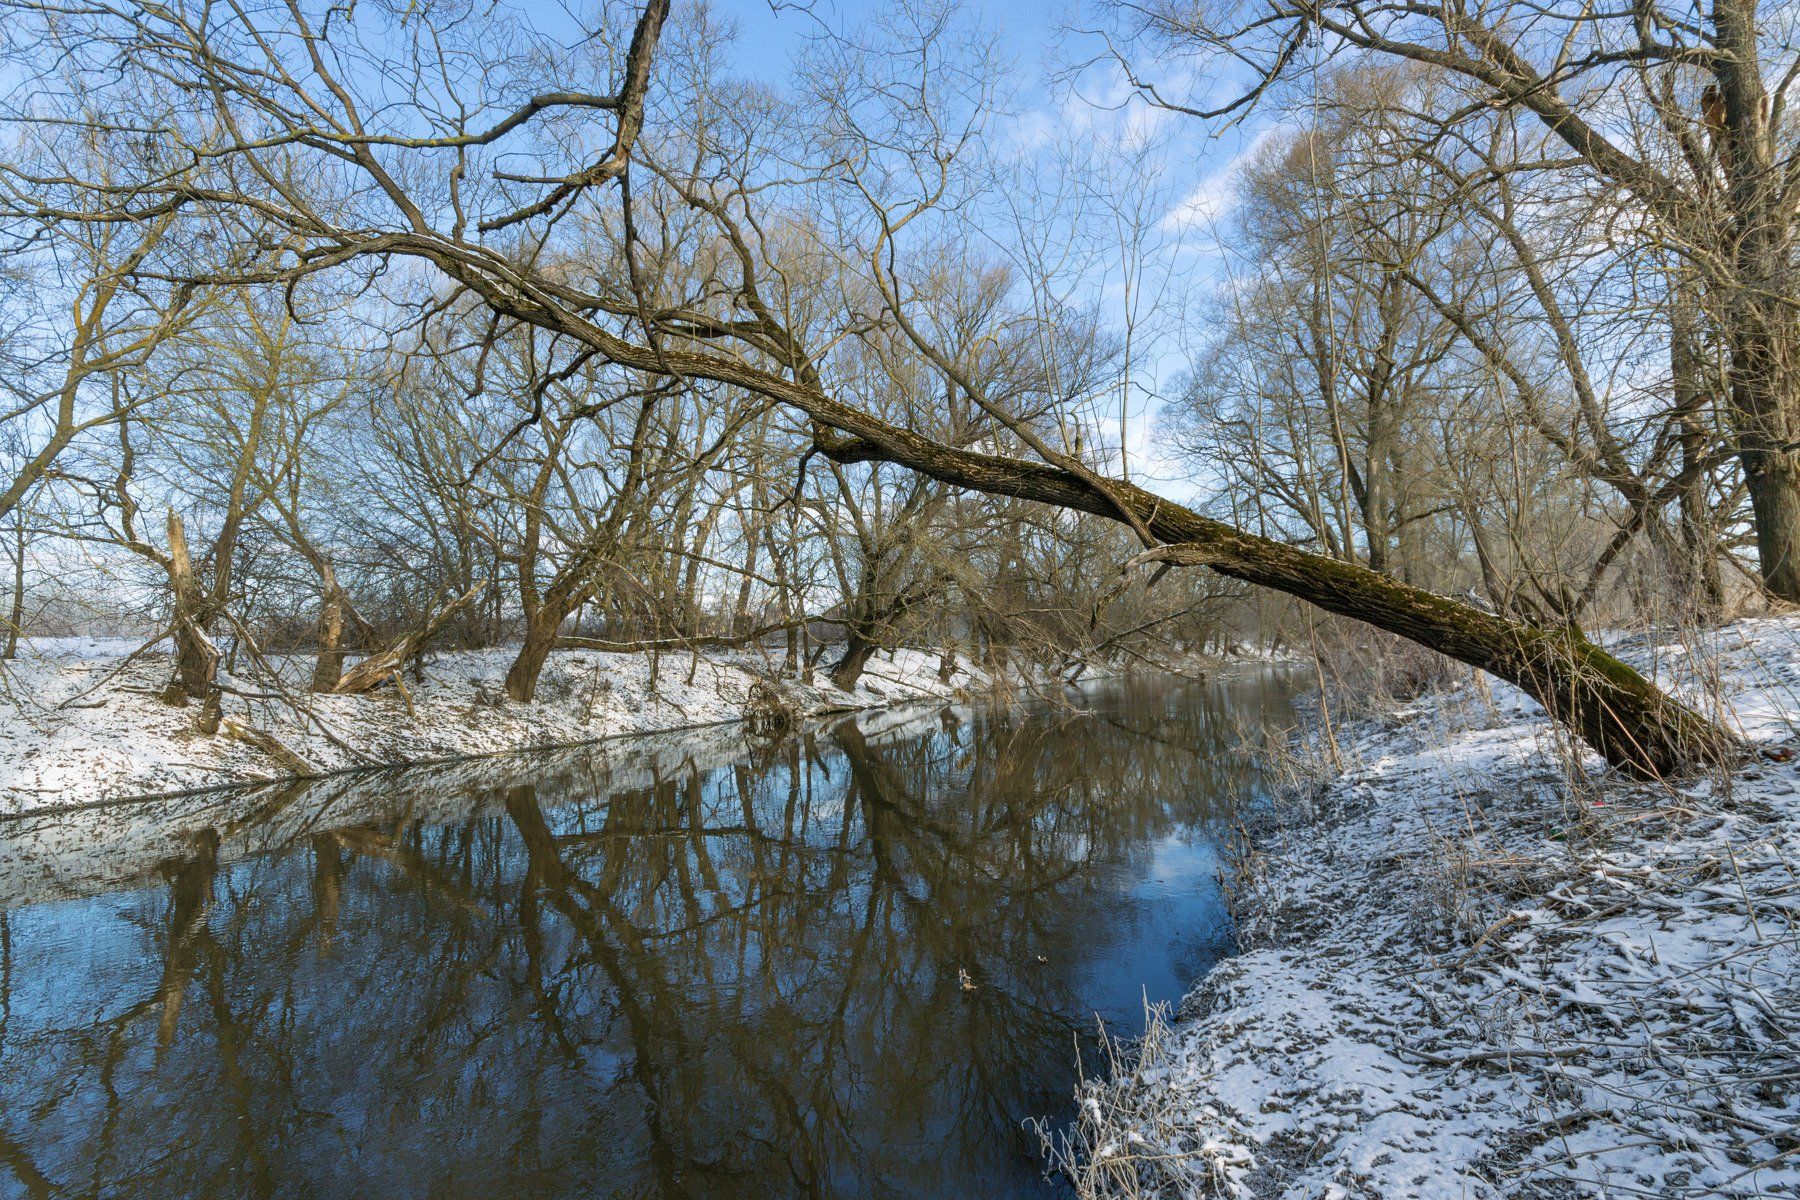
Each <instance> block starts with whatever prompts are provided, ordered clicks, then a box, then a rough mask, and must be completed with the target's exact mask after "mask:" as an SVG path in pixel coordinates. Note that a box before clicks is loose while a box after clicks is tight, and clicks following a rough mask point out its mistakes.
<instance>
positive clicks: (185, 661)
mask: <svg viewBox="0 0 1800 1200" xmlns="http://www.w3.org/2000/svg"><path fill="white" fill-rule="evenodd" d="M166 568H167V571H168V575H169V591H170V594H171V596H172V598H173V608H174V611H173V613H172V615H171V620H170V637H171V639H172V640H173V641H174V643H175V672H174V674H173V675H172V676H171V677H170V679H169V684H168V686H167V687H165V688H164V689H163V692H162V702H163V703H164V704H168V705H172V706H174V707H177V708H179V707H181V706H183V705H185V704H186V703H187V702H188V701H189V700H199V701H200V702H201V703H202V704H203V705H204V706H205V707H204V708H202V710H201V715H200V719H199V723H198V726H197V727H198V728H199V730H200V732H201V733H207V734H211V733H217V732H218V728H219V720H218V712H217V711H216V710H217V708H218V703H217V695H216V693H217V691H218V688H217V678H218V673H219V650H218V647H216V646H214V645H213V642H212V638H211V637H210V636H209V635H208V634H207V630H206V625H207V614H206V613H205V612H204V611H202V608H203V605H204V603H205V601H204V600H203V599H202V597H201V594H200V581H199V580H198V579H197V578H196V577H195V575H194V560H193V556H192V555H191V554H189V552H188V543H187V529H186V527H185V526H183V525H182V522H181V517H180V516H178V515H177V514H176V513H175V512H174V511H173V510H171V511H170V512H169V557H168V562H167V564H166Z"/></svg>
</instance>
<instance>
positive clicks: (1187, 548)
mask: <svg viewBox="0 0 1800 1200" xmlns="http://www.w3.org/2000/svg"><path fill="white" fill-rule="evenodd" d="M833 407H834V408H835V407H837V406H835V405H834V406H833ZM858 416H859V417H861V416H862V414H858ZM847 423H848V422H847ZM856 423H857V424H861V425H863V426H864V428H869V429H870V430H871V434H872V435H873V436H862V437H851V438H837V437H832V436H830V435H827V436H826V437H825V438H824V439H823V440H822V441H821V448H822V449H823V450H824V452H825V453H826V454H828V455H830V456H831V457H833V458H835V459H837V460H838V461H840V462H854V461H867V460H874V459H881V460H885V461H891V462H898V463H900V464H902V465H904V466H907V467H911V468H912V469H914V470H918V471H922V472H924V473H925V474H928V475H931V476H933V477H934V478H937V479H941V480H943V481H945V482H947V483H951V484H954V485H956V486H959V487H970V488H975V489H977V490H979V491H985V492H993V493H998V494H1001V495H1009V496H1019V497H1022V498H1024V499H1028V500H1039V501H1043V502H1045V503H1048V504H1055V505H1059V506H1061V507H1064V508H1071V509H1078V510H1080V511H1083V512H1090V513H1094V514H1095V515H1098V516H1103V517H1109V518H1112V519H1115V520H1120V519H1123V518H1122V517H1121V515H1120V513H1119V511H1118V507H1117V506H1118V505H1120V504H1125V505H1129V506H1131V507H1132V508H1133V509H1134V510H1135V511H1136V513H1137V515H1138V517H1139V519H1141V520H1142V521H1143V522H1144V523H1145V525H1146V526H1148V528H1149V530H1150V532H1151V533H1152V534H1153V535H1154V536H1155V537H1157V538H1158V539H1159V540H1160V541H1162V542H1164V543H1166V545H1165V546H1164V547H1163V548H1162V550H1163V552H1162V553H1161V554H1159V557H1160V558H1162V559H1163V560H1164V561H1174V562H1178V563H1181V564H1184V565H1190V566H1194V565H1204V566H1207V567H1210V568H1211V569H1213V570H1214V571H1217V572H1219V573H1220V574H1222V575H1228V576H1230V577H1232V578H1234V579H1241V580H1244V581H1245V582H1247V583H1254V584H1258V585H1261V586H1263V587H1268V588H1273V589H1275V590H1276V591H1280V592H1284V593H1286V594H1288V595H1290V596H1294V597H1297V598H1299V599H1301V600H1305V601H1307V602H1308V603H1311V604H1313V605H1315V606H1317V607H1319V608H1322V609H1324V610H1326V611H1327V612H1332V613H1337V614H1339V615H1341V616H1346V617H1352V618H1355V619H1356V620H1360V621H1364V622H1367V623H1368V624H1371V625H1374V626H1376V627H1377V628H1380V629H1385V630H1387V631H1388V632H1390V633H1395V634H1399V635H1400V636H1401V637H1404V638H1407V639H1409V640H1411V641H1414V642H1417V643H1419V644H1420V645H1423V646H1425V647H1427V648H1429V649H1432V650H1436V651H1438V652H1440V653H1443V654H1447V655H1449V656H1450V657H1452V658H1455V659H1458V660H1460V661H1462V662H1465V663H1468V664H1469V665H1471V666H1474V667H1478V668H1480V669H1482V670H1484V671H1487V672H1489V673H1490V674H1494V675H1498V676H1499V677H1500V678H1502V679H1505V680H1507V681H1508V682H1510V683H1513V684H1515V685H1516V686H1518V687H1519V688H1521V689H1523V690H1524V691H1525V692H1526V693H1527V694H1529V695H1530V696H1531V697H1533V698H1534V699H1536V700H1537V701H1538V702H1539V703H1540V704H1542V705H1543V706H1544V708H1545V710H1546V711H1547V712H1549V713H1550V714H1551V715H1552V716H1553V717H1555V718H1556V719H1558V720H1560V721H1562V722H1564V723H1565V724H1567V725H1568V726H1569V727H1571V728H1572V729H1573V730H1574V731H1575V732H1576V733H1577V734H1578V735H1579V736H1580V737H1581V738H1582V740H1583V741H1585V742H1586V743H1587V744H1588V745H1589V746H1592V747H1593V748H1594V749H1595V750H1596V751H1598V752H1599V753H1600V754H1601V755H1602V756H1603V757H1604V758H1605V759H1606V760H1607V762H1609V763H1611V764H1612V765H1613V766H1615V767H1618V768H1620V769H1621V770H1624V771H1626V772H1628V773H1630V774H1632V775H1635V776H1638V777H1641V778H1662V777H1664V776H1668V775H1673V774H1679V773H1680V772H1682V771H1685V770H1688V769H1690V768H1693V767H1695V766H1698V765H1701V764H1704V763H1721V762H1728V761H1734V760H1735V759H1736V758H1737V757H1738V756H1739V755H1740V754H1741V753H1742V750H1743V748H1742V745H1741V743H1740V742H1739V741H1738V740H1737V739H1736V738H1735V737H1733V736H1732V735H1731V734H1729V733H1727V732H1726V731H1724V730H1722V729H1720V728H1719V727H1718V726H1716V725H1714V724H1713V723H1712V722H1710V721H1708V720H1707V719H1706V718H1705V717H1703V716H1701V715H1700V714H1699V713H1697V712H1695V711H1694V710H1693V709H1690V708H1688V707H1687V706H1686V705H1683V704H1681V703H1680V702H1678V701H1676V700H1674V699H1672V698H1670V697H1669V696H1666V695H1665V694H1663V693H1662V692H1661V691H1660V690H1658V689H1657V688H1656V687H1655V686H1654V685H1653V684H1651V683H1650V682H1649V681H1648V680H1646V679H1645V678H1644V677H1643V676H1642V675H1640V674H1638V672H1637V671H1635V670H1633V669H1632V668H1631V667H1630V666H1628V665H1626V664H1625V663H1623V662H1621V661H1620V660H1618V659H1617V658H1615V657H1613V656H1612V655H1610V654H1608V653H1607V652H1606V651H1604V650H1602V649H1601V648H1600V647H1598V646H1595V645H1594V644H1592V643H1591V642H1589V641H1588V640H1587V639H1586V638H1585V637H1583V636H1582V635H1581V633H1580V632H1579V631H1578V630H1575V629H1573V628H1568V629H1542V628H1538V627H1535V626H1530V625H1525V624H1521V623H1518V622H1514V621H1509V620H1507V619H1505V618H1503V617H1500V616H1498V615H1496V614H1493V613H1488V612H1484V611H1482V610H1481V609H1478V608H1475V607H1473V606H1471V605H1467V604H1461V603H1458V602H1457V601H1454V600H1450V599H1448V598H1446V597H1444V596H1439V595H1436V594H1434V593H1431V592H1427V591H1424V590H1423V589H1421V588H1416V587H1413V586H1411V585H1409V584H1405V583H1401V582H1399V581H1397V580H1393V579H1389V578H1387V577H1385V576H1382V575H1380V574H1377V573H1376V572H1374V571H1371V570H1369V569H1367V568H1366V567H1360V566H1356V565H1354V564H1351V563H1345V562H1340V561H1338V560H1335V559H1331V558H1326V557H1324V556H1323V555H1318V554H1310V553H1308V552H1306V551H1304V550H1299V549H1296V548H1294V547H1292V546H1289V545H1286V544H1284V543H1281V542H1276V541H1274V540H1272V539H1269V538H1262V537H1257V536H1255V535H1253V534H1248V533H1245V532H1243V531H1242V530H1239V529H1235V528H1233V527H1232V526H1229V525H1226V524H1225V523H1223V522H1221V521H1216V520H1213V519H1212V518H1210V517H1204V516H1201V515H1200V514H1199V513H1196V512H1194V511H1193V510H1192V509H1189V508H1186V507H1184V506H1182V505H1179V504H1175V503H1173V502H1172V501H1169V500H1167V499H1164V498H1162V497H1159V496H1154V495H1152V494H1151V493H1149V492H1146V491H1144V490H1143V489H1141V488H1138V487H1135V486H1133V485H1131V484H1127V483H1123V482H1121V481H1117V480H1112V481H1108V486H1107V491H1108V492H1110V493H1111V494H1110V495H1105V494H1102V493H1101V492H1100V491H1099V490H1098V489H1096V488H1094V487H1093V486H1091V485H1090V484H1088V483H1087V482H1085V481H1084V480H1081V479H1079V478H1077V477H1076V476H1074V475H1073V474H1071V473H1069V472H1066V471H1063V470H1061V469H1060V468H1057V467H1052V466H1047V465H1044V464H1039V463H1033V462H1028V461H1025V460H1022V459H1012V458H1005V457H1002V456H998V455H988V454H977V453H975V452H972V451H965V450H956V449H952V448H950V447H946V446H942V445H938V444H936V443H933V442H931V441H930V440H929V439H926V438H924V437H921V436H919V435H917V434H913V433H911V432H909V431H906V430H901V429H898V428H895V427H891V426H886V427H881V428H874V426H876V425H878V424H879V423H877V422H874V420H873V418H863V419H861V420H858V421H857V422H856Z"/></svg>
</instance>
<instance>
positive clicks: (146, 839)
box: [0, 704, 943, 909]
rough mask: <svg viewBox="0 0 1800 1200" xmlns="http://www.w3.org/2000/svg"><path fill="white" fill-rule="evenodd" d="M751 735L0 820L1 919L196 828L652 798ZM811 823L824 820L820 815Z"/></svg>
mask: <svg viewBox="0 0 1800 1200" xmlns="http://www.w3.org/2000/svg"><path fill="white" fill-rule="evenodd" d="M942 711H943V709H942V706H941V705H938V704H931V705H929V706H927V705H920V704H913V705H902V706H898V707H894V708H888V709H865V710H862V711H859V712H857V713H855V714H849V715H847V717H846V718H845V719H850V720H854V721H856V723H857V726H858V728H859V729H860V730H861V731H862V734H863V737H864V738H865V739H866V740H868V741H869V742H870V743H871V744H873V745H880V744H882V743H883V742H886V741H891V740H897V739H903V738H906V737H908V736H911V735H914V734H917V733H919V732H921V731H922V730H923V729H926V728H929V727H931V726H934V725H936V724H937V723H938V722H939V721H940V720H941V714H942ZM748 737H749V734H748V731H747V730H746V729H745V727H744V726H743V725H742V724H741V723H736V722H734V723H730V724H724V725H711V726H706V727H703V728H699V729H676V730H670V731H667V732H663V733H653V734H646V735H643V736H639V737H626V738H614V739H611V740H608V741H604V742H590V743H587V744H584V745H579V746H565V747H560V748H557V749H553V750H544V751H538V752H531V753H524V754H513V755H503V756H499V757H496V758H479V759H462V760H459V761H456V762H448V763H436V764H429V765H424V766H415V767H409V768H407V769H406V770H403V771H377V772H358V773H354V774H342V775H336V776H333V777H331V778H328V779H321V780H317V781H313V782H310V783H304V784H296V783H295V782H293V781H291V780H290V781H286V782H280V783H270V784H264V785H261V786H258V787H245V788H227V789H218V790H214V791H209V792H206V793H203V794H200V795H193V794H186V795H175V796H163V797H152V798H149V799H143V800H137V801H134V802H132V803H128V804H97V805H90V806H88V807H86V808H82V809H77V810H74V811H70V810H59V811H46V812H38V813H26V814H21V815H18V816H14V817H11V818H9V819H7V820H3V821H0V909H11V908H17V907H20V906H23V905H26V904H37V903H43V902H46V901H56V900H68V899H74V898H78V897H82V896H94V895H100V894H102V893H105V892H109V891H114V890H117V889H119V888H121V887H124V886H128V885H130V884H131V883H133V882H134V881H137V880H141V879H145V878H148V877H151V876H153V874H154V873H155V871H156V869H157V867H158V865H159V864H162V863H165V862H167V861H169V860H170V859H179V858H182V857H184V856H186V855H190V854H192V852H193V846H194V841H195V838H196V837H197V836H199V835H200V834H202V833H203V832H205V831H211V832H213V833H216V834H217V835H218V837H219V842H218V848H217V851H216V853H217V855H218V858H219V861H221V862H223V863H232V862H237V861H239V860H242V859H248V858H255V857H258V856H260V855H264V854H268V853H271V852H277V851H281V850H284V849H287V848H289V847H292V846H294V845H296V844H298V843H300V842H301V841H303V840H304V839H306V838H309V837H313V836H317V835H319V834H323V833H329V832H331V831H333V830H340V829H350V828H355V827H357V826H365V825H367V824H369V823H371V822H378V821H379V822H389V823H392V822H397V821H401V820H408V821H416V822H418V823H420V824H424V825H437V824H446V823H449V822H452V821H460V820H464V819H466V818H468V817H470V816H472V815H481V814H483V813H486V812H490V811H499V810H501V809H502V808H503V807H504V804H505V800H506V796H507V793H508V791H509V789H511V788H512V787H514V786H515V785H518V784H525V783H529V784H536V785H544V784H549V785H557V784H559V783H560V782H561V781H564V780H577V781H580V785H581V786H580V787H576V788H563V787H559V786H548V787H545V788H544V789H543V793H544V794H545V795H558V796H561V795H570V796H575V797H585V796H588V795H593V794H600V795H609V794H614V793H617V792H621V791H634V790H639V789H645V788H650V787H653V786H655V785H656V784H657V783H659V782H661V781H663V780H667V779H670V778H673V777H677V776H685V775H689V774H694V773H698V774H705V773H707V772H710V771H712V770H714V769H716V768H718V767H722V766H725V765H727V764H730V763H732V762H736V761H738V760H740V759H741V758H742V757H743V756H744V753H745V751H746V741H747V739H748ZM576 802H579V801H576ZM815 816H816V819H820V820H826V819H829V814H826V813H824V812H818V813H816V814H815Z"/></svg>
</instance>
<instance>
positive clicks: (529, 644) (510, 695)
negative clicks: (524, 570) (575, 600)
mask: <svg viewBox="0 0 1800 1200" xmlns="http://www.w3.org/2000/svg"><path fill="white" fill-rule="evenodd" d="M567 616H568V613H567V612H565V611H563V610H562V609H560V608H559V607H557V606H555V605H553V604H552V603H551V602H550V601H545V602H544V604H543V605H541V606H540V607H539V609H538V611H537V612H536V613H535V614H533V619H532V620H531V621H530V622H529V623H528V624H527V625H526V626H525V642H524V644H523V645H522V646H520V647H519V653H518V655H517V656H516V657H514V659H513V661H512V666H510V667H508V668H507V670H506V696H507V699H509V700H513V701H515V702H517V703H519V704H529V703H530V702H531V698H532V697H533V696H535V695H537V685H538V676H540V675H542V674H543V673H544V664H545V663H546V662H547V661H549V658H550V652H551V651H552V650H554V649H556V634H557V631H558V630H559V629H561V628H562V623H563V620H564V618H566V617H567Z"/></svg>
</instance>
